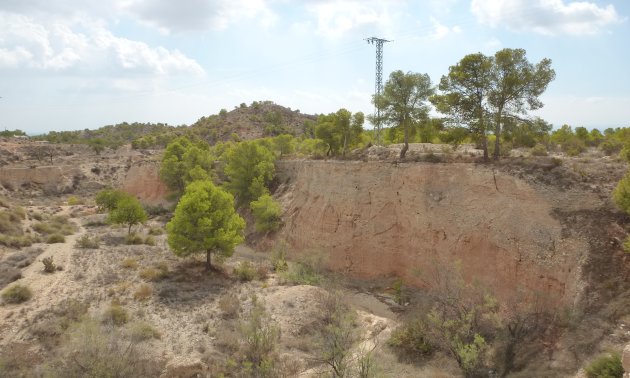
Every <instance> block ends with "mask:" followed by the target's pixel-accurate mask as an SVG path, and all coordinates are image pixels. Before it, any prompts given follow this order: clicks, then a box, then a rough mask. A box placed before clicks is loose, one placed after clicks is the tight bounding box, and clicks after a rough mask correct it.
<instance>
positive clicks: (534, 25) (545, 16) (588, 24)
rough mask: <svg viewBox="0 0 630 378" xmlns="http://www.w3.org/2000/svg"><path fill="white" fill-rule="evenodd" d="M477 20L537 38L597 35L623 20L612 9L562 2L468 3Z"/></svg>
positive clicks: (494, 0)
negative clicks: (541, 35) (543, 36)
mask: <svg viewBox="0 0 630 378" xmlns="http://www.w3.org/2000/svg"><path fill="white" fill-rule="evenodd" d="M470 9H471V11H472V13H473V14H474V15H475V16H476V17H477V19H478V20H479V21H480V22H481V23H483V24H486V25H489V26H491V27H497V26H505V27H507V28H508V29H511V30H515V31H533V32H536V33H539V34H545V35H555V34H569V35H588V34H597V33H599V32H602V31H603V30H605V28H606V27H607V26H609V25H612V24H615V23H619V22H621V21H623V19H622V18H621V17H620V16H619V14H618V13H617V11H616V10H615V7H614V6H613V5H607V6H605V7H600V6H599V5H597V4H596V3H594V2H588V1H570V2H566V1H565V0H472V2H471V5H470Z"/></svg>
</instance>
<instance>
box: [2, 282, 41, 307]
mask: <svg viewBox="0 0 630 378" xmlns="http://www.w3.org/2000/svg"><path fill="white" fill-rule="evenodd" d="M32 297H33V292H32V291H31V289H29V288H28V286H24V285H20V284H14V285H12V286H10V287H9V288H7V289H6V290H4V291H3V292H2V300H4V301H5V302H6V303H11V304H18V303H23V302H26V301H28V300H29V299H31V298H32Z"/></svg>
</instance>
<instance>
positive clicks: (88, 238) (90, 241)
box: [74, 234, 100, 249]
mask: <svg viewBox="0 0 630 378" xmlns="http://www.w3.org/2000/svg"><path fill="white" fill-rule="evenodd" d="M99 243H100V240H99V238H98V236H92V235H88V234H84V235H82V236H81V237H80V238H78V239H77V241H76V243H75V244H74V247H75V248H81V249H97V248H98V247H99Z"/></svg>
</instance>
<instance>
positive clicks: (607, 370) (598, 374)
mask: <svg viewBox="0 0 630 378" xmlns="http://www.w3.org/2000/svg"><path fill="white" fill-rule="evenodd" d="M585 370H586V376H587V377H588V378H622V377H623V373H624V370H623V366H622V364H621V357H620V356H619V354H618V353H612V354H603V355H601V356H599V357H598V358H596V359H595V360H594V361H593V362H591V363H590V364H589V365H588V366H587V367H586V369H585Z"/></svg>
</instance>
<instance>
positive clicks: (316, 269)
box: [282, 255, 323, 285]
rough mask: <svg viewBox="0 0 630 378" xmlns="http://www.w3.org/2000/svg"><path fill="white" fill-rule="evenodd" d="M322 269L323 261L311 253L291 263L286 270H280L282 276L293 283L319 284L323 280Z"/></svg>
mask: <svg viewBox="0 0 630 378" xmlns="http://www.w3.org/2000/svg"><path fill="white" fill-rule="evenodd" d="M322 269H323V261H322V260H321V258H320V257H319V256H316V255H313V256H310V257H309V258H306V259H302V261H299V262H296V263H294V264H291V265H290V266H289V269H288V270H287V271H285V272H282V277H283V278H284V279H285V280H286V281H287V282H288V283H290V284H293V285H319V284H320V283H321V282H322V280H323V277H322V275H321V272H322Z"/></svg>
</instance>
